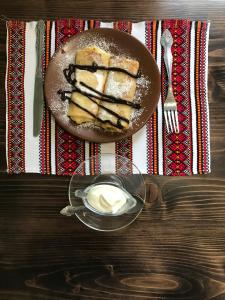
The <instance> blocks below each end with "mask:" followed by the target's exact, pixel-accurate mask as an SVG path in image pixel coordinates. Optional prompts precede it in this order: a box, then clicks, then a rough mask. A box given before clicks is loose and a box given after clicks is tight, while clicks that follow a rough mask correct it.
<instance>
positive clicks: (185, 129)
mask: <svg viewBox="0 0 225 300" xmlns="http://www.w3.org/2000/svg"><path fill="white" fill-rule="evenodd" d="M36 24H37V22H36V21H34V22H22V21H14V20H12V21H8V22H7V43H6V45H7V69H6V107H7V111H6V123H7V124H6V130H7V132H6V156H7V166H8V173H11V174H12V173H41V174H57V175H71V174H73V172H74V170H76V168H77V166H78V165H79V164H80V163H81V162H82V161H83V160H84V159H87V158H89V157H90V156H92V155H97V154H102V153H116V154H119V155H121V156H123V157H127V158H130V159H131V160H132V162H133V163H134V164H135V165H136V166H137V167H138V168H139V169H140V170H141V172H142V173H144V174H150V175H152V174H155V175H158V174H159V175H173V176H176V175H182V176H184V175H191V174H203V173H208V172H210V136H209V113H208V98H207V72H208V38H209V22H207V21H203V22H202V21H189V20H162V21H156V20H154V21H146V22H140V23H132V22H127V21H126V22H125V21H119V22H114V23H104V22H100V21H93V20H91V21H84V20H78V19H64V20H57V21H46V31H45V48H44V49H43V70H44V72H45V70H46V68H47V66H48V63H49V60H50V58H51V56H52V55H53V53H54V52H55V50H56V49H57V47H59V46H60V45H61V44H62V43H65V42H66V41H67V40H68V38H70V37H71V36H72V35H75V34H76V33H78V32H81V31H83V30H87V29H89V28H95V27H96V28H98V27H108V28H115V29H118V30H121V31H125V32H128V33H130V34H132V35H133V36H135V37H136V38H137V39H139V40H140V41H141V42H142V43H144V44H145V45H146V46H147V48H148V49H149V50H150V51H151V53H152V55H153V57H154V58H155V60H156V62H157V64H158V67H159V69H160V71H161V82H162V83H161V96H160V100H159V104H158V107H157V110H156V112H155V113H154V115H153V116H152V117H151V118H150V120H149V121H148V123H147V124H146V125H145V126H144V127H143V128H142V129H141V130H140V131H139V132H137V133H136V134H134V135H133V136H132V137H130V138H128V139H125V140H122V141H120V142H117V143H108V144H97V143H89V142H86V141H82V140H79V139H77V138H76V137H73V136H71V135H70V134H69V133H67V132H65V131H64V130H63V129H62V128H60V127H59V126H58V125H57V124H56V123H55V120H54V118H53V116H52V115H51V114H50V112H49V111H48V109H47V108H46V107H45V110H44V116H43V124H42V128H41V132H40V135H39V137H33V119H32V118H33V96H34V79H35V70H36V52H35V51H36V50H35V43H36V31H35V28H36ZM166 28H169V29H170V31H171V33H172V35H173V39H174V44H173V48H172V52H173V75H172V77H173V89H174V94H175V97H176V101H177V103H178V113H179V124H180V133H179V134H175V133H172V134H168V133H167V132H166V128H165V124H164V119H163V102H164V101H165V97H166V93H167V75H166V70H165V65H164V63H163V49H162V47H161V44H160V39H161V35H162V32H163V31H164V30H165V29H166ZM116 166H117V164H116V162H115V168H116ZM128 167H129V166H128ZM99 168H100V169H101V161H100V162H99V161H98V169H99ZM131 171H132V170H131ZM83 174H85V170H83Z"/></svg>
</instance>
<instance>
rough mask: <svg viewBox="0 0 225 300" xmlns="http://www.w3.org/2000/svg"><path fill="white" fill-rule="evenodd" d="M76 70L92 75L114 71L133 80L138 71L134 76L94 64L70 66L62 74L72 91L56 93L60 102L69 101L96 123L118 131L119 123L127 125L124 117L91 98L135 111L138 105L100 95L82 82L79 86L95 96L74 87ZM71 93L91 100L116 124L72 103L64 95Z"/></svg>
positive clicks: (138, 107) (137, 75) (127, 121)
mask: <svg viewBox="0 0 225 300" xmlns="http://www.w3.org/2000/svg"><path fill="white" fill-rule="evenodd" d="M76 69H80V70H86V71H89V72H93V73H94V72H96V71H97V70H105V71H116V72H121V73H125V74H127V75H129V76H131V77H133V78H138V77H140V76H141V73H140V70H138V72H137V74H136V75H134V74H132V73H130V72H128V71H127V70H124V69H121V68H117V67H104V66H98V65H97V64H96V63H93V64H92V65H91V66H90V65H78V64H70V65H69V67H68V68H66V69H64V70H63V74H64V76H65V78H66V80H67V82H68V83H70V84H71V85H72V86H73V90H72V91H62V90H59V91H58V94H59V95H60V97H61V100H62V101H65V100H69V101H70V102H71V103H73V104H74V105H75V106H77V107H79V108H80V109H82V110H84V111H85V112H87V113H88V114H90V115H91V116H92V117H94V118H95V119H96V120H98V121H100V122H102V123H109V124H110V125H112V126H114V127H116V128H119V129H123V126H122V124H121V121H124V122H126V123H128V124H129V120H128V119H127V118H124V117H122V116H120V115H118V114H117V113H115V112H114V111H112V110H111V109H109V108H106V107H104V106H103V105H101V104H99V103H98V102H97V101H95V100H94V99H93V98H92V97H94V98H95V99H98V100H101V101H104V102H108V103H116V104H117V103H118V104H124V105H127V106H131V107H132V108H136V109H140V108H141V106H140V104H137V103H133V102H129V101H127V100H124V99H121V98H116V97H114V96H111V95H107V94H104V93H101V92H99V91H97V90H95V89H94V88H92V87H91V86H89V85H87V84H86V83H84V82H82V81H81V82H80V85H82V86H83V87H85V88H87V89H89V90H90V91H92V92H94V93H95V94H97V95H93V94H91V93H88V92H85V91H82V90H81V89H79V88H78V87H77V86H76V82H77V81H76V79H75V70H76ZM72 92H78V93H80V94H82V95H84V96H86V97H87V98H88V99H89V100H91V101H92V102H94V103H96V104H97V105H98V106H99V107H101V108H102V109H104V110H105V111H107V112H109V113H110V114H112V115H113V116H115V117H117V124H114V123H113V122H111V121H110V120H102V119H101V118H99V117H97V116H95V115H94V114H93V113H92V112H90V111H89V110H88V109H86V108H84V107H82V106H80V105H79V104H77V103H74V102H73V101H72V100H71V97H69V96H67V95H66V94H71V93H72Z"/></svg>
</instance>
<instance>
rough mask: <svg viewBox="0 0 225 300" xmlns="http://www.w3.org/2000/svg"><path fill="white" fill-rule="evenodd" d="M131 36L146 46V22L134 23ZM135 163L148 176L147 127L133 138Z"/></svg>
mask: <svg viewBox="0 0 225 300" xmlns="http://www.w3.org/2000/svg"><path fill="white" fill-rule="evenodd" d="M131 34H132V35H133V36H134V37H135V38H137V39H138V40H139V41H140V42H142V43H143V44H145V22H140V23H133V25H132V32H131ZM132 147H133V163H134V165H136V166H137V167H138V169H139V170H141V172H142V173H143V174H147V128H146V125H145V126H144V127H143V128H142V129H141V130H139V131H138V132H137V133H135V134H134V135H133V137H132Z"/></svg>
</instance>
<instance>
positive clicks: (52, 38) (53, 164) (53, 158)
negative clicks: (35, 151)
mask: <svg viewBox="0 0 225 300" xmlns="http://www.w3.org/2000/svg"><path fill="white" fill-rule="evenodd" d="M54 53H55V22H54V21H53V22H52V29H51V56H52V55H53V54H54ZM51 174H56V167H55V118H54V117H53V115H52V114H51Z"/></svg>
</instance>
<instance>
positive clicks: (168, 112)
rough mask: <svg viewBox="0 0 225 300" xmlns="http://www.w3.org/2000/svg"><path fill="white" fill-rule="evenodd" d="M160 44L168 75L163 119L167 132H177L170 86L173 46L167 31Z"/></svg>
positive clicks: (174, 104)
mask: <svg viewBox="0 0 225 300" xmlns="http://www.w3.org/2000/svg"><path fill="white" fill-rule="evenodd" d="M161 44H162V46H163V48H164V61H165V65H166V71H167V75H168V93H167V97H166V100H165V102H164V117H165V121H166V128H167V131H168V132H169V133H170V132H176V133H178V132H179V123H178V114H177V102H176V100H175V98H174V95H173V86H172V63H173V56H172V52H171V47H172V45H173V37H172V35H171V33H170V31H169V30H168V29H166V30H165V31H164V32H163V34H162V38H161Z"/></svg>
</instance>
